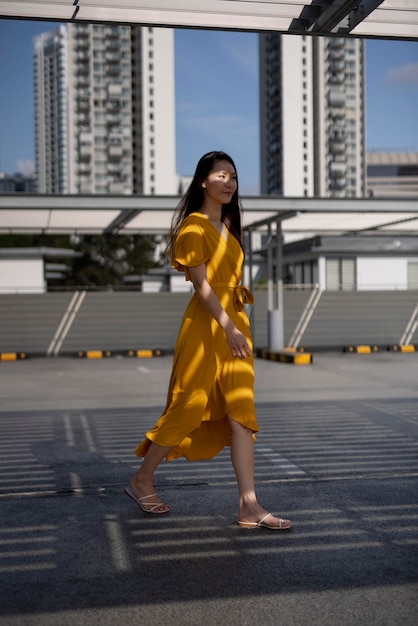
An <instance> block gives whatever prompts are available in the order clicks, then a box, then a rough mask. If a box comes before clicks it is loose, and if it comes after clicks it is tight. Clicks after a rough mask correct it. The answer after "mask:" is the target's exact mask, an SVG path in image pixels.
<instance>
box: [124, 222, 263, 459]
mask: <svg viewBox="0 0 418 626" xmlns="http://www.w3.org/2000/svg"><path fill="white" fill-rule="evenodd" d="M225 233H227V235H228V237H227V238H226V237H225V236H224V235H222V234H220V233H219V232H218V230H217V229H216V228H215V226H214V225H213V224H212V223H211V222H210V221H209V220H208V219H207V217H206V216H204V215H203V214H201V213H192V214H191V215H189V216H188V217H186V218H185V219H184V221H183V223H182V226H181V228H180V231H179V233H178V236H177V239H176V243H175V247H174V255H173V267H175V268H176V269H177V270H179V271H183V272H184V273H185V278H186V280H190V274H189V271H188V268H189V267H194V266H197V265H200V264H202V263H205V264H206V276H207V279H208V282H209V284H210V285H211V286H212V288H213V290H214V291H215V293H216V295H217V296H218V298H219V301H220V303H221V305H222V307H223V308H224V309H225V310H226V312H227V313H228V315H229V316H230V318H231V319H232V320H233V322H234V324H235V325H236V326H237V328H238V329H239V330H240V331H241V332H242V333H243V334H244V335H245V337H246V338H247V341H248V344H249V346H250V347H251V348H252V340H251V333H250V325H249V321H248V318H247V315H246V313H245V311H244V306H243V304H244V303H245V302H252V301H253V299H252V296H251V294H250V293H249V292H248V290H246V289H245V288H244V287H243V286H242V285H240V282H241V268H242V263H243V259H244V255H243V252H242V249H241V246H240V245H239V243H238V241H237V240H236V238H235V237H234V236H233V235H232V234H230V233H229V232H228V231H227V230H226V229H225ZM253 385H254V361H253V357H252V356H251V357H247V358H246V359H237V358H234V357H233V356H232V355H231V351H230V349H229V346H228V343H227V340H226V336H225V333H224V331H223V330H222V328H221V327H220V326H219V324H218V323H217V322H216V320H215V319H214V318H213V317H212V316H211V315H210V313H209V312H208V311H207V310H206V308H205V306H204V305H203V304H202V302H201V301H200V299H199V296H198V295H197V294H196V293H194V294H193V296H192V298H191V300H190V302H189V304H188V306H187V309H186V311H185V313H184V315H183V319H182V323H181V327H180V330H179V334H178V337H177V341H176V346H175V350H174V357H173V368H172V372H171V378H170V384H169V388H168V393H167V403H166V407H165V410H164V412H163V414H162V416H161V417H160V419H159V420H158V421H157V422H156V424H155V425H154V427H153V428H152V429H151V430H150V431H149V432H147V433H146V439H145V440H144V441H142V442H141V443H140V444H138V446H137V448H136V450H135V454H136V455H137V456H140V457H142V456H144V455H145V454H146V451H147V450H148V448H149V445H150V442H151V441H153V442H155V443H157V444H159V445H161V446H169V447H171V450H170V451H169V453H168V454H167V457H166V458H167V460H171V459H173V458H177V457H180V456H184V457H186V458H187V459H188V460H189V461H197V460H202V459H210V458H212V457H213V456H215V455H216V454H217V453H218V452H220V450H222V448H223V447H224V446H228V445H231V427H230V425H229V423H228V420H227V416H230V417H231V418H232V419H233V420H235V421H237V422H239V423H240V424H242V425H243V426H245V427H246V428H248V429H250V430H251V431H252V432H253V433H255V432H257V430H258V426H257V422H256V417H255V408H254V392H253Z"/></svg>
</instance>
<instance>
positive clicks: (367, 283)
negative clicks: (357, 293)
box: [357, 257, 408, 291]
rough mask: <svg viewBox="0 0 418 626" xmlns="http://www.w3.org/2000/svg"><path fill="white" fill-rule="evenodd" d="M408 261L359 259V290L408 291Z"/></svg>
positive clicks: (374, 258) (379, 258) (376, 258)
mask: <svg viewBox="0 0 418 626" xmlns="http://www.w3.org/2000/svg"><path fill="white" fill-rule="evenodd" d="M407 288H408V260H407V259H398V258H393V259H390V258H389V259H388V258H383V257H363V258H362V257H359V258H358V259H357V289H359V290H360V289H362V290H369V291H370V290H372V289H407Z"/></svg>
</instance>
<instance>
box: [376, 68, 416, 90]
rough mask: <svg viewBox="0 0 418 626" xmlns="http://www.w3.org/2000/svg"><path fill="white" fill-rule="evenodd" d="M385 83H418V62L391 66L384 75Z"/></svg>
mask: <svg viewBox="0 0 418 626" xmlns="http://www.w3.org/2000/svg"><path fill="white" fill-rule="evenodd" d="M383 82H384V84H385V85H395V84H396V85H414V86H415V85H418V63H409V64H408V65H402V66H401V67H390V68H389V69H388V71H387V72H386V74H385V75H384V77H383Z"/></svg>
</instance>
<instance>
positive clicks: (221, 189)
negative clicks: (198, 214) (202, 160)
mask: <svg viewBox="0 0 418 626" xmlns="http://www.w3.org/2000/svg"><path fill="white" fill-rule="evenodd" d="M237 186H238V183H237V174H236V172H235V169H234V167H233V165H231V163H229V161H216V162H215V164H214V166H213V169H212V170H211V171H210V172H209V174H208V175H207V176H206V178H205V180H204V181H203V183H202V188H203V191H204V194H205V198H206V199H211V200H213V201H214V202H216V203H217V204H229V202H231V199H232V196H233V195H234V193H235V192H236V190H237Z"/></svg>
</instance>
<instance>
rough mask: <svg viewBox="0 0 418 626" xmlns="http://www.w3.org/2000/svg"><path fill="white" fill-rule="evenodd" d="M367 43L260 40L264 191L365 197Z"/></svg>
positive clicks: (291, 38)
mask: <svg viewBox="0 0 418 626" xmlns="http://www.w3.org/2000/svg"><path fill="white" fill-rule="evenodd" d="M363 74H364V70H363V42H362V41H361V40H359V39H343V38H339V37H332V38H331V37H328V38H325V37H309V36H292V35H279V34H276V33H266V34H261V35H260V120H261V122H260V162H261V176H260V180H261V193H267V194H279V195H286V196H338V197H344V196H349V197H353V196H363V195H364V193H365V135H364V76H363Z"/></svg>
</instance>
